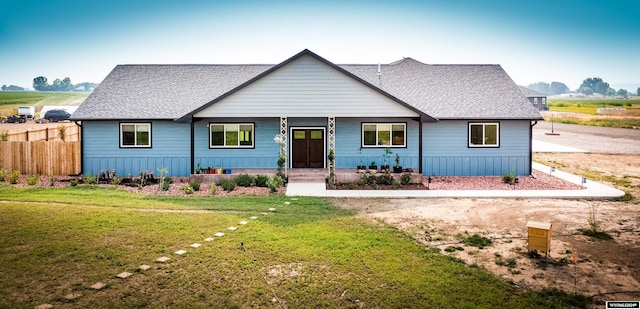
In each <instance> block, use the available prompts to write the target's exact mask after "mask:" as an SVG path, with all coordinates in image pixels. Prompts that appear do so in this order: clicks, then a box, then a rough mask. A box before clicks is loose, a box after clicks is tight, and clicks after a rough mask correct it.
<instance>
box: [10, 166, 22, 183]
mask: <svg viewBox="0 0 640 309" xmlns="http://www.w3.org/2000/svg"><path fill="white" fill-rule="evenodd" d="M18 179H20V171H15V170H14V171H13V172H11V174H9V183H10V184H12V185H15V184H17V183H18Z"/></svg>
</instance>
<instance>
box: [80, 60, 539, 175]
mask: <svg viewBox="0 0 640 309" xmlns="http://www.w3.org/2000/svg"><path fill="white" fill-rule="evenodd" d="M72 118H73V120H75V121H79V122H80V123H81V127H82V146H81V148H82V171H83V173H84V174H93V175H95V174H97V173H98V172H99V171H100V170H103V169H114V170H116V172H117V173H118V174H119V175H137V174H138V173H139V172H140V171H143V170H152V171H156V170H157V169H159V168H160V167H162V166H164V167H166V168H167V169H168V170H169V173H170V174H171V175H173V176H187V175H190V174H192V173H193V172H194V170H195V169H196V167H197V166H212V167H213V166H218V167H222V168H273V169H275V168H276V166H277V163H276V162H277V159H278V156H279V149H280V144H278V143H276V142H274V138H275V137H276V135H278V136H279V137H281V138H282V140H283V143H284V150H285V155H286V158H287V160H286V162H287V163H286V164H287V167H289V168H326V167H327V154H328V152H329V150H330V149H334V151H335V157H336V159H335V162H336V168H338V169H340V168H355V167H356V166H357V165H360V164H361V162H362V163H363V164H365V165H368V164H369V163H370V162H372V161H374V162H376V163H377V164H378V165H382V164H384V163H385V162H384V161H385V160H388V161H391V162H388V161H387V162H386V163H387V164H390V165H394V162H393V161H394V158H395V155H396V154H398V155H399V156H400V164H401V165H402V166H403V167H404V168H412V169H414V170H416V171H420V172H421V173H422V174H423V175H438V176H440V175H504V174H506V173H516V174H518V175H528V174H530V173H531V136H532V135H531V134H532V127H533V126H534V125H535V123H536V121H537V120H541V119H542V117H541V116H540V113H539V111H538V110H537V109H535V108H534V107H533V106H532V105H531V104H530V103H529V101H528V100H527V98H526V97H525V96H524V95H523V94H522V92H521V91H520V89H519V88H518V86H517V85H516V84H515V83H514V82H513V81H512V80H511V78H510V77H509V76H508V75H507V74H506V73H505V71H504V70H503V69H502V68H501V67H500V66H499V65H431V64H424V63H421V62H418V61H416V60H414V59H411V58H404V59H402V60H400V61H397V62H393V63H390V64H383V65H378V64H372V65H361V64H354V65H336V64H334V63H332V62H330V61H328V60H326V59H324V58H322V57H320V56H319V55H317V54H315V53H313V52H311V51H309V50H303V51H301V52H300V53H298V54H296V55H294V56H293V57H291V58H289V59H287V60H285V61H283V62H282V63H280V64H277V65H226V64H223V65H118V66H116V67H115V68H114V69H113V71H111V73H109V75H108V76H107V77H106V78H105V80H104V81H103V82H102V83H100V85H99V86H98V87H97V88H96V89H95V90H94V91H93V93H91V95H89V97H87V99H86V100H85V101H84V103H83V104H82V105H81V106H80V107H79V108H78V109H77V110H76V112H75V113H74V114H73V116H72ZM387 148H388V149H390V150H391V151H392V153H393V154H392V156H393V157H392V158H388V157H385V156H384V154H385V150H386V149H387Z"/></svg>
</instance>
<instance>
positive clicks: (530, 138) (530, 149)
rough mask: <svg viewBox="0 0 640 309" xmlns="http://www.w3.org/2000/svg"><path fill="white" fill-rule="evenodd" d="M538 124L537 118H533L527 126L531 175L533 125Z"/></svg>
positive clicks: (531, 172)
mask: <svg viewBox="0 0 640 309" xmlns="http://www.w3.org/2000/svg"><path fill="white" fill-rule="evenodd" d="M536 124H538V120H534V121H533V123H531V127H530V128H529V174H531V175H532V176H533V126H535V125H536Z"/></svg>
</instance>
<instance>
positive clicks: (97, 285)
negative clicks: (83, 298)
mask: <svg viewBox="0 0 640 309" xmlns="http://www.w3.org/2000/svg"><path fill="white" fill-rule="evenodd" d="M105 286H106V284H104V283H102V282H96V283H94V284H93V285H92V286H90V288H92V289H94V290H102V289H103V288H104V287H105Z"/></svg>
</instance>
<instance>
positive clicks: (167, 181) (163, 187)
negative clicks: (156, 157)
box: [158, 177, 173, 191]
mask: <svg viewBox="0 0 640 309" xmlns="http://www.w3.org/2000/svg"><path fill="white" fill-rule="evenodd" d="M172 183H173V178H171V177H162V181H161V182H160V184H159V185H158V189H159V190H160V191H169V188H171V184H172Z"/></svg>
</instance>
